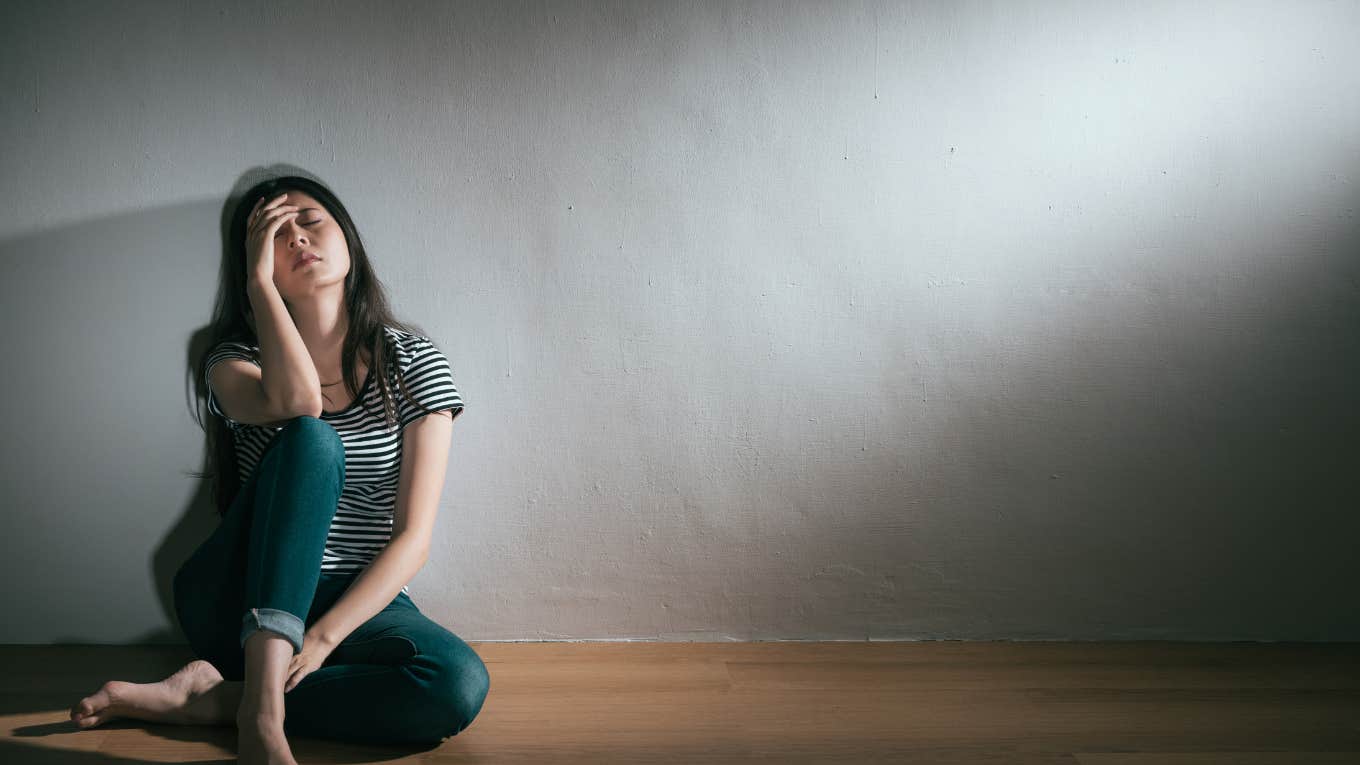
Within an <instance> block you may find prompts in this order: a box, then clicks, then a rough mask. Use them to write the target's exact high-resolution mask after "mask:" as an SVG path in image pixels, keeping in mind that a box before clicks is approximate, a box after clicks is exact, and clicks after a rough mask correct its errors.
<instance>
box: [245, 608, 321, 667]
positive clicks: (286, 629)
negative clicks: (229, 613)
mask: <svg viewBox="0 0 1360 765" xmlns="http://www.w3.org/2000/svg"><path fill="white" fill-rule="evenodd" d="M257 630H269V631H270V632H277V633H278V634H280V635H282V636H283V637H285V638H287V639H288V642H290V643H292V644H293V655H294V656H297V655H298V654H300V653H302V638H303V635H304V634H305V632H306V625H304V624H303V623H302V620H301V619H299V618H297V615H296V614H291V613H289V612H287V611H283V610H281V609H278V608H252V609H250V610H249V611H246V614H245V616H244V617H242V618H241V648H242V649H243V650H244V649H245V647H246V640H247V639H248V638H249V637H250V636H251V635H252V634H254V633H255V632H256V631H257Z"/></svg>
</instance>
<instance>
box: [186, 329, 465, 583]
mask: <svg viewBox="0 0 1360 765" xmlns="http://www.w3.org/2000/svg"><path fill="white" fill-rule="evenodd" d="M383 330H384V332H385V333H386V334H387V337H388V339H389V341H390V342H392V343H394V344H395V347H396V351H397V363H398V364H399V365H400V367H401V370H402V372H403V373H404V374H405V380H406V387H407V389H408V390H409V391H410V392H411V395H412V396H413V397H414V398H415V399H416V401H419V402H420V403H422V404H424V405H425V407H426V408H427V409H432V410H435V411H442V410H449V411H450V413H451V416H453V417H457V416H458V415H459V414H460V413H461V412H462V411H463V400H462V398H461V397H460V396H459V394H458V389H457V388H456V387H454V384H453V375H452V373H451V372H450V370H449V362H448V359H447V358H446V357H445V356H444V354H443V353H442V352H441V351H440V350H439V349H438V348H437V347H436V346H435V345H434V343H432V342H431V341H430V339H429V338H427V337H422V336H420V335H414V334H411V333H409V332H403V331H402V330H399V329H396V328H394V327H384V328H383ZM223 359H245V360H247V361H250V362H252V363H253V364H255V365H256V366H260V347H259V346H258V345H248V344H246V343H240V342H233V341H227V342H223V343H220V344H218V345H217V347H216V348H214V349H213V352H212V354H211V355H210V356H209V357H208V363H207V367H206V369H205V372H204V374H205V376H206V375H208V374H209V373H211V372H212V368H213V365H215V364H216V363H217V362H219V361H222V360H223ZM389 376H391V378H392V394H393V396H394V397H395V399H396V415H397V426H396V427H395V428H392V429H389V428H388V427H387V423H386V422H385V421H384V419H383V408H382V391H381V390H379V388H378V385H377V384H376V383H374V382H373V380H372V377H373V375H372V370H371V369H370V370H369V373H368V374H367V375H366V376H365V378H364V381H363V383H362V385H361V388H360V391H359V395H357V396H355V398H354V401H353V402H352V403H351V404H350V405H349V406H348V407H346V408H344V409H342V410H340V411H338V412H325V411H323V412H322V413H321V417H320V419H321V420H322V421H323V422H327V423H329V424H330V425H331V426H332V427H334V428H335V430H336V432H338V433H339V434H340V440H341V441H342V442H343V443H344V446H345V487H344V489H343V490H342V492H341V494H340V501H339V503H338V504H337V507H336V511H335V518H334V519H333V520H332V521H331V527H330V531H329V532H328V533H327V536H326V546H325V551H324V553H323V555H322V559H321V570H322V571H323V572H324V571H333V572H358V571H361V570H363V568H364V567H366V566H367V565H368V564H369V563H371V562H372V561H373V559H374V558H375V557H377V555H378V552H379V551H381V550H382V549H383V548H384V547H385V546H386V545H387V543H388V541H389V540H391V538H392V518H393V512H394V511H395V509H396V500H397V479H398V478H399V476H400V470H401V434H402V431H403V430H405V428H406V426H407V425H408V424H410V423H411V422H412V421H414V420H416V419H418V418H419V417H422V416H424V414H425V412H423V411H421V409H420V408H419V407H417V406H415V405H414V404H412V403H411V402H410V401H407V400H406V397H405V396H403V395H402V393H401V389H400V388H399V387H398V386H397V384H396V378H395V374H394V373H391V372H389ZM207 384H208V411H210V412H212V413H213V414H215V415H217V416H219V417H221V418H222V419H223V420H225V421H226V423H227V426H228V427H229V428H230V429H231V431H232V433H233V435H234V440H235V442H236V460H237V470H238V473H239V475H240V482H241V484H242V485H244V484H245V482H246V481H247V480H249V478H250V476H251V474H252V473H253V472H254V471H255V466H256V465H257V464H258V463H259V461H260V455H261V454H263V452H264V450H265V447H267V446H268V445H269V442H270V441H271V440H273V438H274V435H275V434H277V433H278V432H279V431H280V430H283V427H282V426H280V427H273V428H271V427H265V426H260V425H251V424H249V423H244V422H237V421H235V420H233V419H231V418H230V417H228V416H227V415H226V414H225V413H224V412H223V411H222V409H221V408H220V407H219V406H218V404H217V399H216V397H215V396H214V395H213V392H212V383H211V382H210V381H208V383H207ZM401 591H402V592H405V593H407V594H408V595H409V594H410V592H408V590H407V587H405V586H403V587H402V588H401Z"/></svg>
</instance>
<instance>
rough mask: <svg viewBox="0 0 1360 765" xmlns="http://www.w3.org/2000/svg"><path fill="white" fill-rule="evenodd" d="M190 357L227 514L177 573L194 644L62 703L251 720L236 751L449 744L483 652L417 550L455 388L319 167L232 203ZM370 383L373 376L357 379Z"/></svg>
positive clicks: (84, 709) (442, 458)
mask: <svg viewBox="0 0 1360 765" xmlns="http://www.w3.org/2000/svg"><path fill="white" fill-rule="evenodd" d="M228 248H229V253H228V254H229V257H228V258H227V269H226V278H225V279H224V282H223V292H222V293H221V297H220V298H219V300H218V309H217V311H216V314H215V319H214V322H213V327H212V330H213V331H212V340H213V342H212V343H210V344H209V346H208V348H209V350H208V352H207V353H206V354H205V356H204V357H203V359H202V360H201V361H200V363H199V369H198V371H199V373H200V374H201V378H200V379H202V380H204V382H205V384H206V397H207V405H208V410H209V411H210V412H211V413H212V414H214V415H216V417H215V418H213V419H212V422H211V425H212V427H211V430H213V432H214V436H215V437H214V438H213V439H210V443H211V448H212V450H213V455H212V457H213V459H212V462H213V464H214V465H215V466H216V467H217V471H216V477H217V480H216V484H215V488H216V497H217V504H218V510H219V512H220V513H221V514H222V520H221V523H220V524H219V525H218V527H217V529H216V530H215V531H214V532H213V534H212V535H211V536H210V537H209V538H208V540H207V541H206V542H204V543H203V545H202V546H201V547H199V548H198V549H197V550H196V551H195V552H194V554H193V555H192V556H191V557H190V558H189V560H188V561H187V562H185V563H184V565H183V566H182V567H181V568H180V570H179V571H178V573H177V574H176V575H175V581H174V593H175V610H176V612H177V615H178V616H179V619H180V623H181V626H182V627H183V628H184V632H185V634H186V636H187V637H188V638H189V642H190V645H191V647H192V648H193V650H194V653H195V654H196V655H197V656H198V657H199V658H198V659H197V660H195V661H193V662H190V663H189V664H188V665H186V666H185V667H184V668H182V669H180V670H179V671H178V672H176V673H175V674H174V675H172V676H170V677H169V678H166V679H165V680H163V681H161V682H159V683H149V684H133V683H125V682H119V681H112V682H109V683H105V684H104V686H103V687H102V688H101V689H100V690H98V691H97V692H95V693H94V694H92V695H90V696H88V697H86V698H84V699H82V700H81V701H79V702H77V704H76V705H75V706H74V707H72V709H71V719H72V720H74V721H75V722H76V724H77V725H78V726H79V727H81V728H90V727H94V726H97V725H100V724H102V723H104V722H106V721H108V720H110V719H113V718H115V717H134V718H138V719H143V720H152V721H156V722H172V723H183V724H215V723H220V724H231V723H233V722H234V723H235V724H236V725H237V727H238V729H239V734H238V735H239V745H240V755H241V761H242V762H262V763H263V762H283V763H291V762H294V759H293V757H292V754H291V752H290V751H289V747H288V743H287V740H286V738H285V734H299V735H307V736H315V737H318V738H330V739H337V740H343V741H354V742H364V743H384V742H392V743H396V742H426V743H438V742H439V741H440V740H441V739H443V738H444V737H447V736H451V735H456V734H457V733H458V732H460V731H462V730H463V729H464V728H466V727H467V726H468V725H469V724H471V722H472V720H473V718H474V717H476V715H477V713H478V712H479V711H480V710H481V707H482V703H483V701H484V700H485V698H486V694H487V691H488V689H489V684H490V678H489V675H488V673H487V670H486V667H485V665H484V664H483V663H482V661H481V659H480V658H479V657H478V656H477V654H476V653H475V652H474V651H473V650H472V649H471V648H470V647H469V646H468V645H467V644H466V643H464V642H463V641H462V640H461V639H460V638H458V637H457V636H456V635H454V634H453V633H452V632H450V631H448V630H447V629H445V628H444V627H442V626H440V625H438V624H436V623H435V622H433V621H431V620H430V619H428V618H427V617H426V616H425V615H424V614H422V613H421V612H420V610H419V609H418V608H417V607H416V605H415V603H414V602H412V600H411V598H410V596H409V594H408V592H407V587H406V583H407V582H409V581H410V579H411V578H412V577H413V576H414V575H415V573H416V572H417V571H418V570H419V569H420V567H421V566H422V565H423V564H424V562H425V560H426V557H427V554H428V551H429V546H430V535H431V531H432V529H433V526H434V519H435V512H436V510H437V508H438V503H439V497H440V493H441V490H442V488H443V483H444V470H445V466H446V463H447V457H448V449H449V440H450V433H451V429H452V422H453V418H454V417H456V416H457V415H458V414H459V413H461V412H462V409H463V402H462V399H461V398H460V396H459V394H458V391H457V389H456V388H455V387H454V385H453V380H452V377H451V373H450V370H449V365H448V361H447V359H446V358H445V356H444V355H443V353H441V352H440V350H439V349H438V348H437V347H435V345H434V344H433V343H432V342H431V341H430V340H429V338H428V337H426V336H425V335H424V334H423V333H422V332H418V331H416V330H415V329H414V328H412V327H409V326H408V325H405V324H402V323H400V322H398V321H396V320H395V319H394V318H393V317H392V316H391V313H390V310H389V308H388V303H387V299H386V297H385V295H384V292H383V289H382V286H381V284H380V282H379V281H378V280H377V278H376V276H375V275H374V273H373V271H372V268H371V266H370V264H369V261H368V256H367V255H366V253H365V251H364V247H363V244H362V242H361V240H360V238H359V234H358V231H357V230H356V229H355V227H354V223H353V221H352V220H351V219H350V217H349V214H348V212H347V211H346V210H345V208H344V206H343V205H342V204H341V203H340V201H339V200H338V199H337V198H336V197H335V195H334V194H332V193H331V192H330V190H329V189H327V188H325V187H324V186H322V185H321V184H319V183H316V182H315V181H311V180H309V179H306V178H301V177H284V178H277V179H273V180H269V181H266V182H264V183H261V184H258V185H256V186H255V187H253V188H252V189H250V190H249V191H247V192H246V193H245V195H244V196H242V197H241V199H240V201H239V203H238V204H237V207H236V210H235V214H234V215H233V217H232V223H231V226H230V229H229V236H228ZM360 380H362V382H360Z"/></svg>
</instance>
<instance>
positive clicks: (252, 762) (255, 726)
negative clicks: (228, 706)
mask: <svg viewBox="0 0 1360 765" xmlns="http://www.w3.org/2000/svg"><path fill="white" fill-rule="evenodd" d="M236 727H237V728H238V732H237V734H236V750H237V751H236V756H237V760H238V761H239V762H240V763H241V765H298V762H297V760H295V759H293V750H292V749H290V748H289V746H288V738H287V737H286V736H284V734H283V718H281V717H277V716H270V715H253V714H250V713H248V712H247V711H245V710H244V709H243V710H242V711H241V712H240V713H239V714H238V715H237V716H236Z"/></svg>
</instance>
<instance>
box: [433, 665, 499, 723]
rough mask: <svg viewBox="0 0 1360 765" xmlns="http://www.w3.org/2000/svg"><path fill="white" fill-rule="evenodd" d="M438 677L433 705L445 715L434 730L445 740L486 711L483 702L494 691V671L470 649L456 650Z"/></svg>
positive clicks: (434, 689) (442, 715)
mask: <svg viewBox="0 0 1360 765" xmlns="http://www.w3.org/2000/svg"><path fill="white" fill-rule="evenodd" d="M438 678H439V680H438V682H437V683H435V684H434V687H433V688H432V689H431V692H432V693H433V694H434V702H435V703H434V704H433V705H432V706H433V707H434V708H435V709H438V710H439V711H440V715H441V719H440V722H439V725H437V726H436V729H435V731H434V733H435V735H436V736H437V737H438V738H440V739H443V738H447V737H449V736H456V735H458V734H459V733H460V732H462V731H463V729H465V728H467V727H468V726H469V725H471V724H472V721H473V720H474V719H476V717H477V715H478V713H480V712H481V711H482V704H483V703H484V702H485V701H486V696H487V693H488V692H489V691H490V690H491V674H490V673H489V672H487V669H486V664H484V663H483V662H482V660H481V658H480V657H479V656H477V654H476V653H474V652H473V651H472V649H471V648H468V649H466V650H464V651H458V652H456V653H455V655H454V657H452V658H451V659H450V660H448V661H447V662H446V663H445V667H444V670H443V671H441V672H440V673H438Z"/></svg>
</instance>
